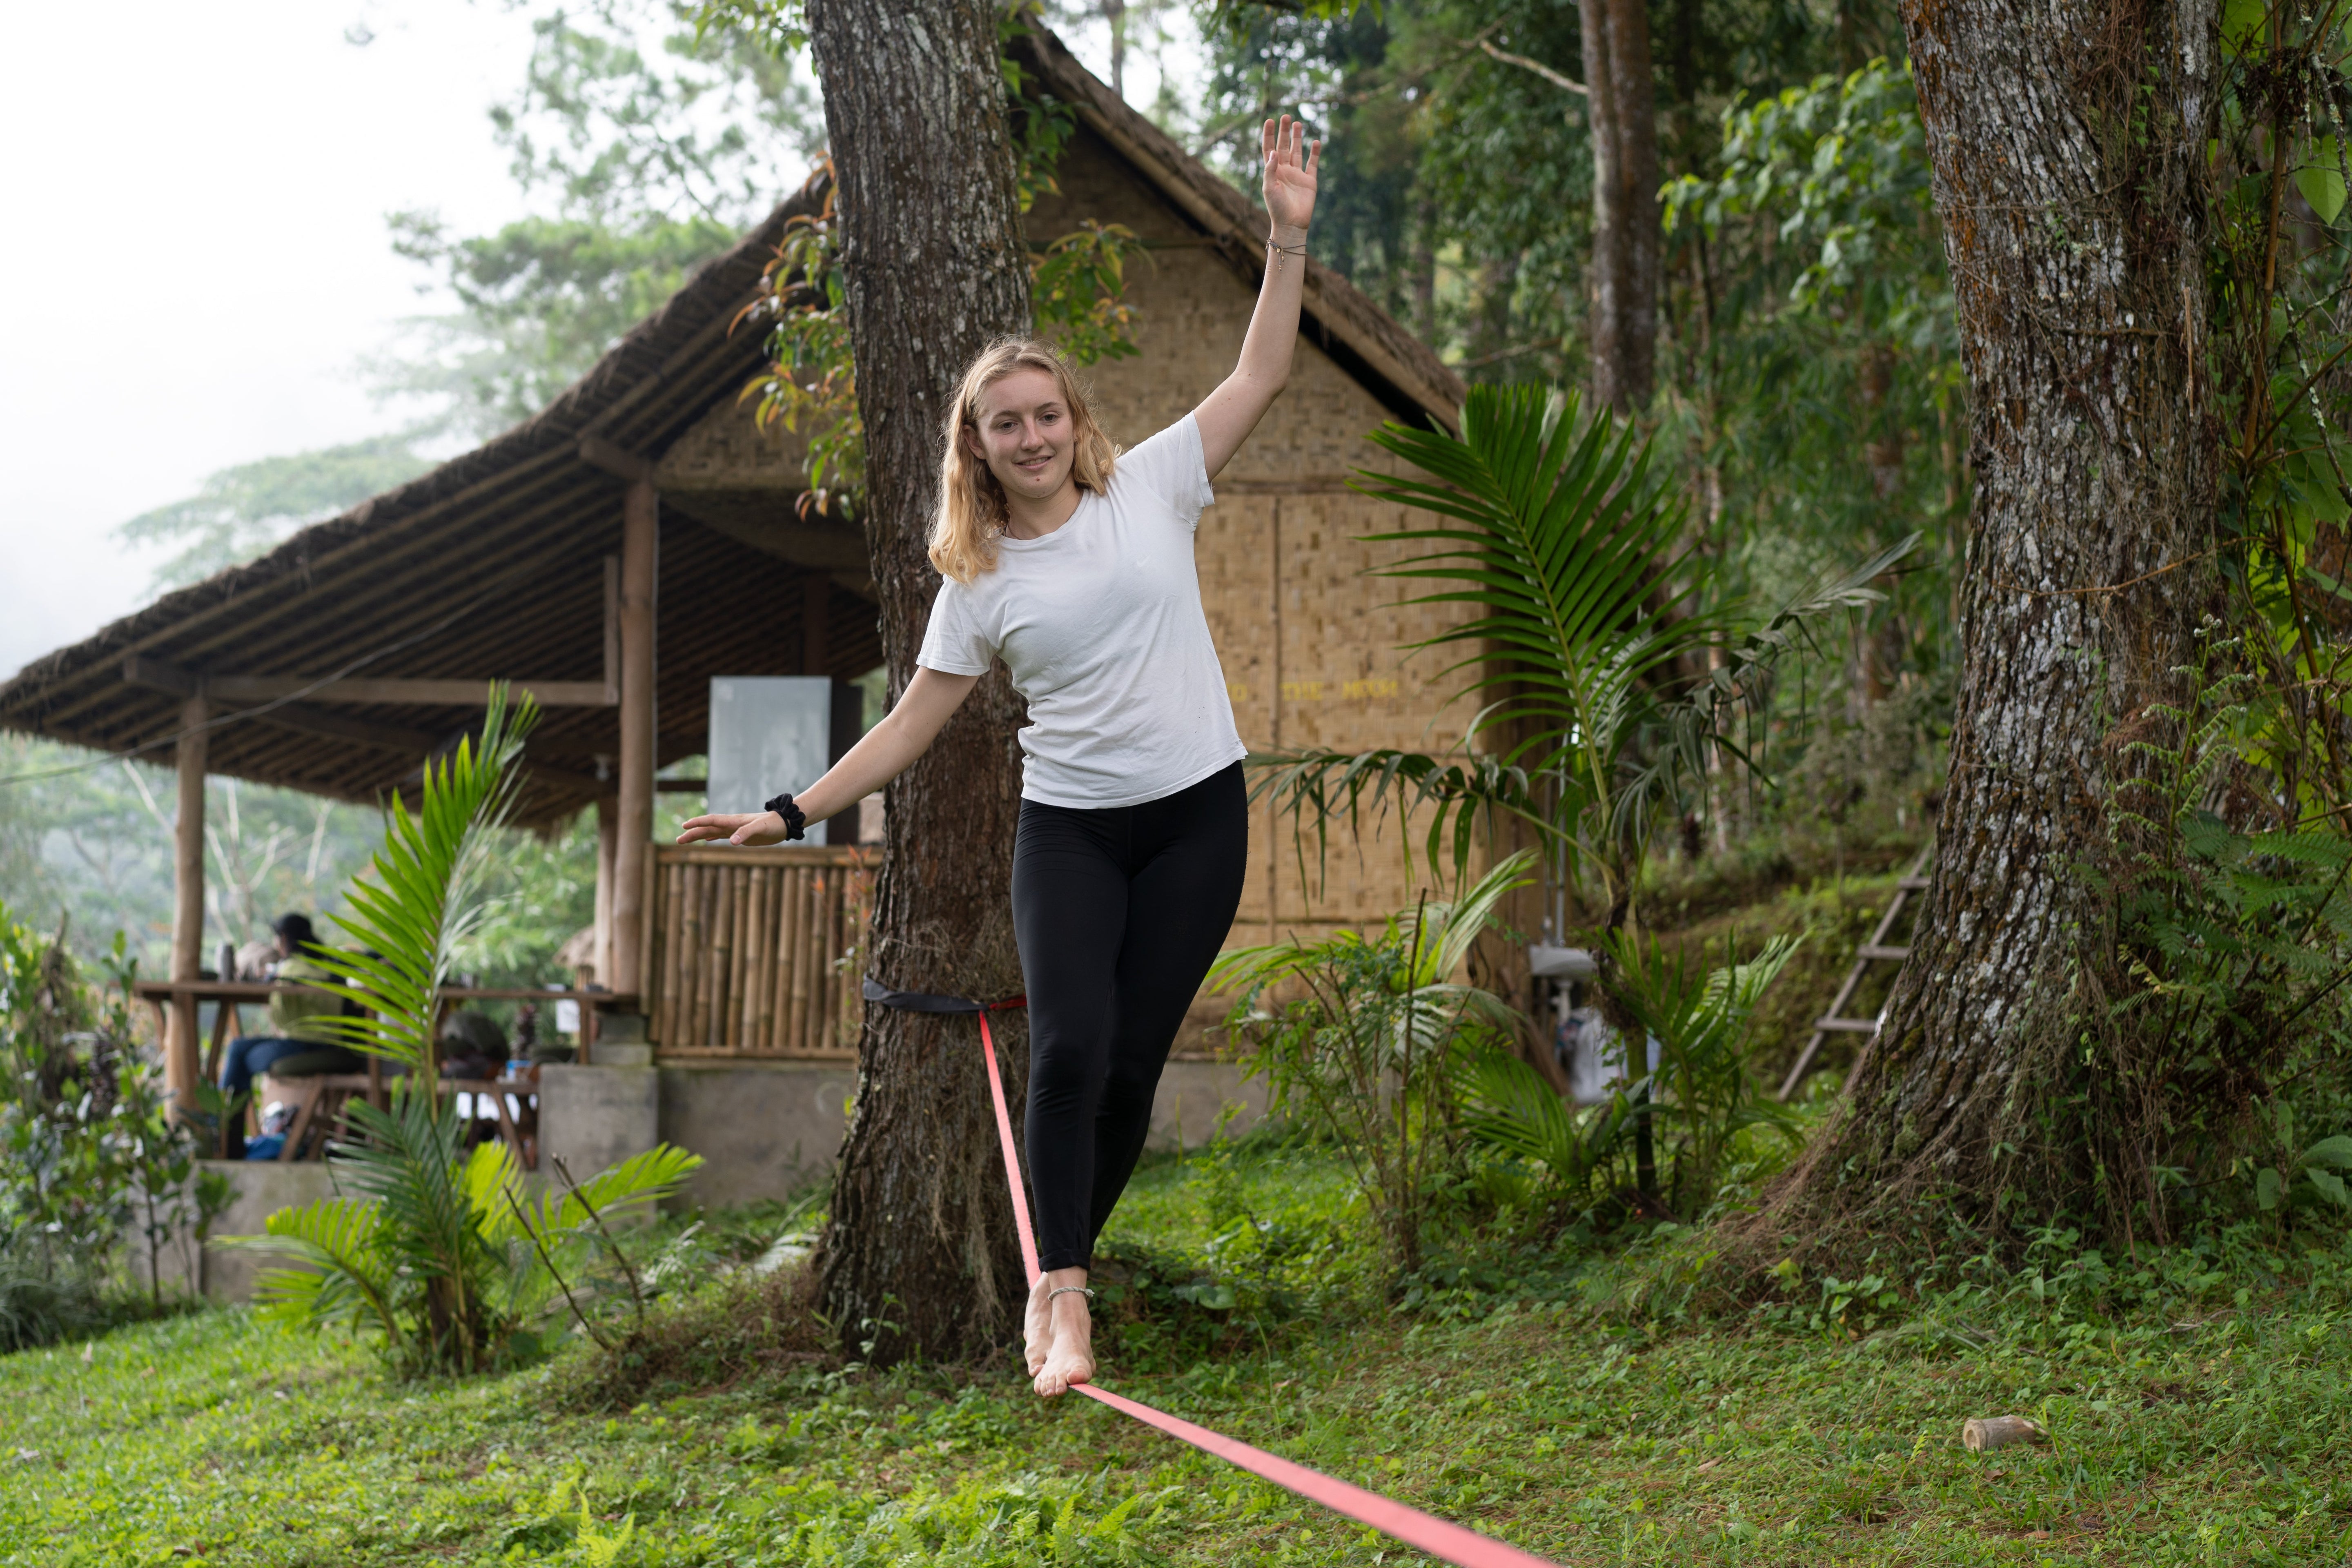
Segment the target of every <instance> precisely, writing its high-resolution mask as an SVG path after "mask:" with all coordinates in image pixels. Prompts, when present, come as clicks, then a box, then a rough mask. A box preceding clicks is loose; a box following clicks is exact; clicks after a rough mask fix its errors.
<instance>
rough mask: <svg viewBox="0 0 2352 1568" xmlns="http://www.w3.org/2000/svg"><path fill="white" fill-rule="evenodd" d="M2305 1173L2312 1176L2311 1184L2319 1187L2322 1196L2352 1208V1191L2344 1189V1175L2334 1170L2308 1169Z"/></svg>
mask: <svg viewBox="0 0 2352 1568" xmlns="http://www.w3.org/2000/svg"><path fill="white" fill-rule="evenodd" d="M2304 1174H2305V1175H2306V1176H2309V1177H2310V1178H2311V1184H2312V1185H2313V1186H2315V1187H2317V1188H2318V1189H2319V1193H2320V1195H2321V1196H2322V1197H2325V1198H2327V1199H2329V1200H2330V1201H2331V1202H2334V1203H2336V1204H2339V1205H2343V1206H2344V1207H2346V1208H2352V1193H2347V1192H2346V1191H2345V1190H2344V1178H2343V1177H2341V1176H2339V1175H2336V1173H2334V1172H2332V1171H2319V1170H2306V1171H2305V1172H2304Z"/></svg>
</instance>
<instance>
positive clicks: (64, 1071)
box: [0, 906, 230, 1349]
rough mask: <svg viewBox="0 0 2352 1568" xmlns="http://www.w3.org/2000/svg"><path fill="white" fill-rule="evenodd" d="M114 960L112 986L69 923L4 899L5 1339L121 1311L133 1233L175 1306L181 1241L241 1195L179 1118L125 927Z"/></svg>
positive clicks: (0, 1313)
mask: <svg viewBox="0 0 2352 1568" xmlns="http://www.w3.org/2000/svg"><path fill="white" fill-rule="evenodd" d="M107 967H108V969H109V971H110V980H111V982H112V984H110V985H109V986H107V987H104V988H100V987H95V986H92V985H90V984H89V983H88V982H86V981H85V980H84V979H83V978H82V974H81V971H80V967H79V964H78V963H76V962H75V959H74V956H73V953H72V951H71V949H70V948H68V946H67V943H66V931H65V929H64V927H63V926H62V925H61V926H60V927H59V929H58V933H57V935H56V936H55V937H54V938H52V939H48V940H46V941H44V940H41V939H39V938H37V937H36V936H35V935H34V934H33V933H32V932H31V931H28V930H27V929H26V928H25V927H24V926H21V925H18V924H17V923H16V922H15V921H11V920H10V919H9V918H8V913H7V910H6V909H5V906H0V1063H5V1072H6V1078H7V1082H6V1085H5V1089H0V1152H5V1157H6V1158H5V1165H0V1294H5V1303H0V1348H7V1349H16V1348H21V1347H23V1346H26V1345H31V1344H39V1343H46V1342H48V1341H49V1340H51V1339H54V1338H56V1337H58V1335H61V1334H66V1333H73V1332H79V1331H83V1330H84V1329H87V1328H89V1327H92V1326H95V1325H97V1324H98V1323H100V1322H101V1321H110V1319H111V1318H112V1317H113V1316H116V1315H119V1312H120V1311H121V1310H125V1308H126V1305H127V1304H126V1303H124V1302H121V1301H114V1300H110V1296H109V1292H108V1287H109V1285H110V1283H111V1280H110V1274H111V1273H112V1272H113V1270H114V1269H115V1268H116V1267H117V1266H118V1264H119V1260H120V1258H121V1247H122V1246H123V1244H124V1243H125V1242H131V1241H135V1242H137V1243H139V1244H140V1246H141V1248H142V1252H143V1258H142V1262H143V1264H144V1266H145V1270H146V1274H147V1280H148V1307H147V1310H151V1311H160V1310H163V1306H164V1293H163V1263H164V1259H165V1255H166V1253H167V1251H168V1250H169V1249H170V1248H172V1247H174V1246H175V1245H176V1246H188V1245H192V1244H193V1243H194V1242H195V1241H198V1240H201V1238H202V1237H203V1234H204V1232H205V1229H206V1228H207V1227H208V1226H210V1224H211V1222H212V1220H213V1218H214V1216H215V1215H218V1214H219V1213H220V1211H221V1210H222V1209H224V1208H226V1206H227V1205H228V1202H229V1196H230V1194H229V1187H228V1183H227V1181H226V1179H225V1178H223V1177H222V1176H220V1175H219V1174H218V1173H214V1172H207V1171H204V1170H202V1169H201V1168H200V1167H199V1165H198V1163H197V1158H196V1152H197V1140H198V1138H199V1137H201V1136H202V1132H203V1129H202V1127H201V1124H196V1125H194V1126H192V1125H189V1124H186V1123H184V1122H182V1121H179V1120H177V1119H175V1118H174V1117H173V1115H172V1114H171V1108H170V1106H169V1105H168V1104H167V1103H166V1101H165V1099H164V1096H163V1087H162V1083H161V1077H162V1075H161V1072H160V1071H159V1069H158V1068H157V1066H156V1064H155V1063H154V1062H152V1060H149V1059H148V1058H145V1057H143V1056H142V1055H141V1054H140V1053H139V1052H138V1051H137V1050H135V1049H134V1048H133V1047H131V1043H130V1042H131V1018H130V996H131V984H132V983H133V981H134V979H135V978H136V965H135V963H132V962H131V960H130V959H129V958H128V957H127V956H126V955H125V948H124V942H123V938H122V935H121V932H119V931H118V932H117V933H116V934H115V938H114V946H113V951H112V953H111V955H110V962H109V963H108V964H107ZM190 1273H191V1274H192V1275H193V1273H194V1270H193V1269H191V1270H190Z"/></svg>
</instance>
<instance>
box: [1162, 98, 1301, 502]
mask: <svg viewBox="0 0 2352 1568" xmlns="http://www.w3.org/2000/svg"><path fill="white" fill-rule="evenodd" d="M1260 135H1261V140H1262V142H1264V145H1265V210H1266V213H1267V215H1268V216H1270V217H1272V218H1273V220H1274V232H1273V235H1272V236H1271V240H1272V245H1273V248H1272V249H1270V250H1268V251H1267V252H1266V258H1265V283H1264V284H1262V285H1261V286H1260V287H1259V289H1258V291H1257V309H1256V310H1255V311H1253V312H1252V313H1251V315H1250V324H1249V335H1248V336H1247V337H1245V338H1244V339H1243V340H1242V358H1241V363H1239V364H1237V365H1235V366H1234V374H1231V375H1229V376H1227V377H1225V379H1224V380H1223V382H1221V383H1219V384H1218V386H1217V390H1216V391H1214V392H1213V393H1211V394H1209V395H1208V396H1207V397H1206V398H1205V399H1203V400H1202V404H1201V406H1200V407H1198V408H1195V409H1194V410H1192V418H1193V421H1194V422H1195V423H1196V424H1198V425H1199V426H1200V427H1201V456H1202V458H1203V459H1204V461H1205V462H1206V464H1207V466H1208V470H1209V477H1210V478H1211V479H1215V478H1216V477H1217V475H1218V473H1219V472H1220V471H1221V470H1223V468H1224V466H1225V465H1226V464H1227V463H1230V462H1232V461H1233V458H1234V453H1235V452H1237V451H1239V450H1241V445H1242V443H1243V442H1244V441H1245V440H1247V439H1248V438H1249V433H1250V432H1251V431H1253V430H1255V429H1256V428H1257V422H1258V421H1259V420H1260V419H1263V418H1265V411H1266V410H1267V409H1268V408H1270V407H1272V406H1273V405H1274V399H1275V395H1276V393H1279V392H1280V391H1281V390H1282V387H1283V384H1284V383H1285V382H1286V381H1288V380H1289V379H1290V360H1291V355H1292V353H1294V352H1295V351H1296V350H1297V346H1298V300H1299V295H1300V293H1301V292H1302V291H1303V290H1304V289H1305V288H1306V284H1307V220H1308V219H1310V218H1312V217H1313V216H1315V174H1316V171H1317V169H1318V166H1319V165H1320V164H1321V163H1322V162H1323V143H1322V142H1316V143H1314V144H1313V145H1312V146H1311V147H1310V146H1309V145H1308V144H1307V127H1306V126H1304V125H1302V124H1300V123H1299V122H1298V121H1295V120H1293V119H1291V118H1290V116H1288V115H1284V116H1283V117H1282V121H1281V123H1280V124H1279V125H1277V124H1276V122H1275V121H1271V120H1269V121H1266V122H1265V129H1264V131H1263V132H1261V133H1260Z"/></svg>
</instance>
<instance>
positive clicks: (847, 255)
mask: <svg viewBox="0 0 2352 1568" xmlns="http://www.w3.org/2000/svg"><path fill="white" fill-rule="evenodd" d="M808 26H809V36H810V41H811V44H812V47H813V51H814V55H815V58H816V64H817V69H818V70H819V72H821V73H822V75H823V77H824V112H825V129H826V132H827V133H828V134H829V135H830V137H831V138H832V142H833V159H834V169H835V177H836V178H837V179H838V180H839V181H840V187H839V193H840V194H839V202H840V211H841V216H842V226H843V228H842V235H843V245H842V252H841V266H842V269H843V274H844V281H845V289H846V293H847V300H848V306H849V326H850V336H851V341H852V342H853V343H854V344H855V345H856V362H857V401H858V410H859V412H860V414H861V415H863V416H864V418H865V422H866V517H865V522H866V546H867V549H868V551H869V552H870V553H871V555H872V558H873V563H874V581H875V586H876V590H877V594H878V595H879V598H880V600H881V611H882V647H883V650H884V653H885V655H886V657H887V658H888V660H889V667H890V675H889V682H890V687H889V689H890V697H891V700H893V701H896V700H897V699H898V694H899V693H900V692H902V691H904V690H905V689H906V687H907V683H908V680H910V679H913V677H914V672H915V654H916V651H917V649H918V648H919V647H920V646H921V643H922V637H923V626H924V624H925V622H926V621H927V620H928V619H929V615H930V608H931V599H932V596H933V595H934V594H935V593H936V592H937V590H938V586H939V575H938V574H937V573H935V572H934V571H932V569H931V565H930V563H929V560H928V559H926V557H925V554H924V546H925V542H926V541H927V539H928V538H929V531H930V523H931V516H932V512H933V509H934V507H935V506H936V503H937V500H938V495H939V468H940V432H941V430H942V429H943V428H944V425H945V421H946V419H947V416H948V413H949V411H950V408H952V406H953V405H954V398H955V392H956V387H957V384H958V383H959V381H960V380H961V377H962V374H963V370H964V366H965V365H966V364H968V363H970V362H971V359H972V358H973V357H974V356H975V355H976V354H978V353H979V352H980V351H981V349H982V348H983V347H984V346H986V344H987V343H988V342H989V341H990V340H991V339H992V338H995V337H998V336H1000V335H1003V334H1006V333H1025V332H1026V331H1028V330H1029V271H1028V266H1027V262H1026V258H1025V254H1024V249H1023V245H1022V236H1021V213H1020V205H1019V202H1018V200H1017V198H1016V196H1015V195H1014V184H1013V176H1014V170H1013V144H1012V139H1011V134H1010V128H1009V126H1008V124H1007V108H1006V104H1005V101H1004V92H1003V85H1002V79H1001V77H1000V76H999V72H998V64H997V39H996V13H995V11H994V9H993V8H992V6H991V5H988V4H987V3H986V0H811V4H810V5H809V7H808ZM1021 721H1022V709H1021V704H1020V700H1019V699H1018V698H1017V697H1015V696H1014V694H1013V690H1012V689H1011V687H1010V686H1009V685H1008V684H1007V683H1006V681H1005V679H1004V676H1003V671H1002V669H999V670H998V671H997V672H996V673H995V674H992V675H991V676H990V677H988V678H987V679H984V680H982V682H981V683H980V686H979V688H978V689H976V690H974V691H973V692H972V694H971V698H970V699H969V700H967V701H966V702H965V703H964V705H963V708H962V710H961V712H959V713H958V714H957V715H956V717H955V718H954V720H953V721H950V723H949V725H948V726H947V728H946V730H945V731H942V732H941V733H940V738H939V740H938V741H937V742H935V743H934V744H933V745H932V747H931V749H930V751H929V752H928V753H926V754H925V756H924V757H923V759H922V760H921V761H920V762H919V763H916V764H915V765H914V766H913V767H912V768H909V769H908V771H907V772H906V773H904V774H902V775H901V776H900V777H899V778H898V782H896V783H895V784H892V785H891V786H890V788H889V791H888V793H887V804H888V811H887V822H888V827H887V837H886V839H885V843H884V852H883V865H882V874H881V880H880V884H879V886H878V887H877V889H876V895H875V909H874V925H873V929H872V939H871V942H870V943H869V948H868V965H867V967H868V971H869V973H873V974H874V975H876V976H877V978H879V979H880V980H881V981H882V982H883V984H887V985H889V986H892V987H895V988H900V989H905V990H911V991H932V992H945V993H949V994H960V995H964V996H971V997H977V998H981V999H982V1000H992V999H995V998H998V997H1002V996H1005V995H1009V994H1013V993H1015V992H1017V991H1018V990H1019V989H1020V987H1021V967H1020V962H1019V958H1018V956H1017V954H1016V952H1015V950H1014V947H1013V921H1012V912H1011V907H1010V889H1011V885H1012V866H1013V828H1014V826H1015V824H1016V821H1017V819H1018V815H1019V811H1020V795H1021V770H1020V752H1019V749H1018V747H1017V745H1016V743H1015V741H1014V731H1015V730H1016V729H1017V728H1018V727H1019V725H1020V723H1021ZM1016 1017H1017V1015H1016ZM1000 1034H1003V1035H1009V1036H1010V1037H1011V1038H1010V1039H1008V1040H1007V1041H1006V1043H1007V1044H1008V1045H1009V1046H1010V1047H1012V1051H1011V1059H1010V1060H1009V1062H1008V1063H1007V1067H1008V1069H1009V1071H1010V1073H1011V1075H1012V1078H1013V1084H1012V1088H1013V1089H1014V1091H1015V1093H1014V1097H1013V1098H1014V1102H1015V1103H1016V1104H1017V1103H1018V1102H1019V1095H1018V1092H1017V1091H1018V1089H1019V1086H1020V1083H1021V1079H1022V1076H1023V1071H1024V1064H1025V1060H1026V1054H1027V1053H1026V1032H1025V1030H1024V1029H1022V1028H1021V1027H1020V1026H1019V1025H1018V1024H1017V1023H1014V1024H1013V1025H1012V1026H1011V1027H1010V1028H1008V1029H1005V1030H1001V1031H1000ZM821 1254H822V1262H821V1264H820V1269H821V1281H822V1283H821V1298H822V1301H823V1304H824V1310H826V1311H827V1312H828V1313H829V1314H830V1315H831V1316H832V1317H833V1319H834V1321H835V1322H836V1323H838V1324H839V1325H840V1328H841V1331H842V1335H843V1338H844V1341H845V1342H846V1343H847V1344H848V1346H849V1347H850V1348H851V1349H852V1350H853V1351H858V1352H862V1353H864V1354H866V1355H867V1356H868V1357H869V1358H870V1359H873V1360H877V1361H881V1362H887V1361H892V1360H896V1359H897V1358H898V1357H900V1356H902V1355H905V1354H908V1353H909V1352H919V1353H921V1354H923V1355H926V1356H929V1357H935V1358H961V1357H967V1356H969V1355H971V1354H973V1353H975V1352H980V1351H982V1350H983V1349H985V1348H986V1347H988V1346H989V1345H991V1344H992V1343H995V1342H998V1341H999V1340H1001V1339H1002V1338H1003V1337H1004V1335H1005V1333H1006V1331H1007V1329H1008V1326H1009V1325H1010V1324H1012V1323H1016V1322H1018V1321H1019V1304H1020V1300H1021V1298H1022V1294H1023V1292H1024V1288H1025V1281H1024V1279H1023V1276H1022V1269H1021V1258H1020V1253H1019V1250H1018V1247H1017V1245H1016V1243H1015V1240H1014V1231H1013V1210H1012V1206H1011V1202H1010V1200H1009V1198H1008V1197H1007V1195H1006V1194H1005V1191H1004V1182H1003V1173H1002V1166H1001V1164H1000V1163H999V1162H998V1155H997V1152H996V1133H995V1128H994V1123H993V1121H992V1119H991V1116H990V1112H989V1097H988V1089H987V1082H986V1079H985V1077H984V1076H983V1072H982V1064H981V1055H980V1046H979V1039H978V1034H977V1031H976V1029H975V1028H974V1026H973V1023H972V1020H971V1017H969V1016H963V1017H951V1018H941V1017H938V1016H925V1015H921V1014H911V1013H898V1012H891V1011H888V1010H886V1009H883V1008H878V1007H875V1008H868V1009H867V1011H866V1029H865V1033H864V1035H863V1036H862V1037H861V1038H860V1039H859V1042H858V1077H857V1100H856V1109H855V1111H854V1113H853V1114H852V1116H851V1119H850V1124H849V1132H848V1136H847V1138H846V1140H845V1142H844V1143H843V1145H842V1152H841V1167H840V1173H839V1176H838V1178H837V1181H836V1184H835V1189H834V1196H833V1210H832V1222H831V1224H830V1226H829V1227H828V1228H827V1230H826V1233H825V1238H824V1246H823V1247H822V1248H821ZM869 1342H870V1349H868V1348H866V1347H867V1346H868V1344H869Z"/></svg>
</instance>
